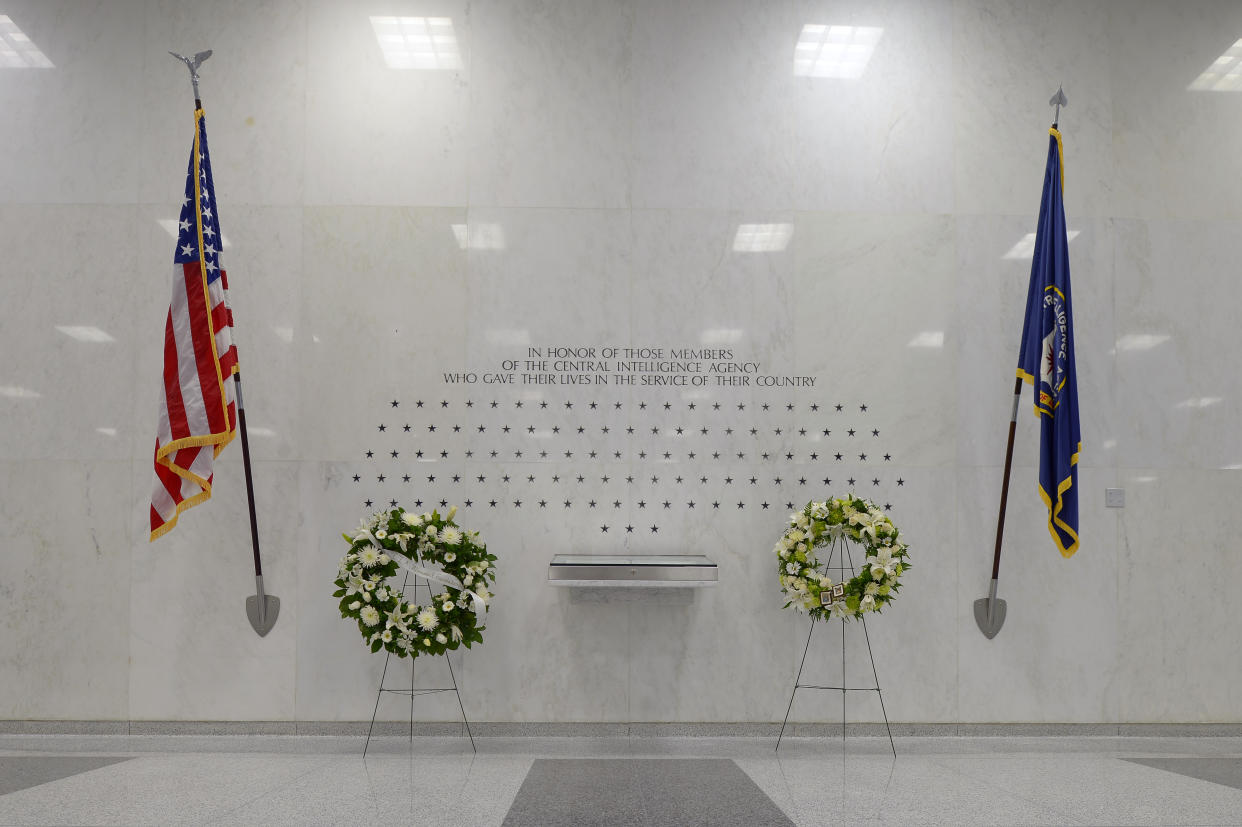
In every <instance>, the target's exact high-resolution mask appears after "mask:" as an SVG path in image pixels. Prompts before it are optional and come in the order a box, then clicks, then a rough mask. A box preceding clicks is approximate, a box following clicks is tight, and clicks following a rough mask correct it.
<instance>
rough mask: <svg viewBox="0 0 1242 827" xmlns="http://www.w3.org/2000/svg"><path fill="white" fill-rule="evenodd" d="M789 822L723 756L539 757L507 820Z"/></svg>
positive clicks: (576, 824) (617, 826) (545, 825)
mask: <svg viewBox="0 0 1242 827" xmlns="http://www.w3.org/2000/svg"><path fill="white" fill-rule="evenodd" d="M700 824H701V825H712V827H733V825H737V827H793V822H792V821H790V820H789V819H788V818H787V817H786V816H785V814H784V813H782V812H781V811H780V809H779V808H778V807H777V806H776V805H775V804H774V803H773V802H772V799H770V798H768V796H767V795H766V794H765V793H764V792H763V790H761V789H759V787H758V785H756V784H755V782H754V781H752V780H751V778H750V776H748V775H747V774H746V773H744V772H742V769H741V767H739V766H738V765H737V764H735V763H733V761H731V760H729V759H725V758H540V759H537V760H536V761H535V762H534V763H533V764H531V768H530V772H529V773H527V775H526V779H525V780H524V781H523V782H522V787H521V789H519V790H518V793H517V797H516V798H514V800H513V806H511V807H510V808H509V813H508V814H507V815H506V816H505V821H504V827H561V825H566V827H568V825H573V827H588V826H593V827H604V825H607V827H621V826H622V825H626V826H627V827H628V825H634V827H665V825H668V827H673V825H676V827H685V825H700Z"/></svg>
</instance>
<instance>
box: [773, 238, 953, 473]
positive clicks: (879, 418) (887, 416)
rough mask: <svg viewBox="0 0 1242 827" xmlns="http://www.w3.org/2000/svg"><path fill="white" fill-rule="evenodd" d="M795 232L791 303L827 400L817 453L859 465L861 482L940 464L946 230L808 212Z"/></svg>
mask: <svg viewBox="0 0 1242 827" xmlns="http://www.w3.org/2000/svg"><path fill="white" fill-rule="evenodd" d="M796 226H797V233H798V239H799V240H798V247H797V253H796V254H797V257H798V273H797V283H796V284H797V286H796V288H795V289H794V290H793V291H791V295H790V297H789V298H788V301H789V303H790V304H791V305H792V306H793V308H795V310H794V312H795V313H796V320H797V321H796V330H797V352H798V360H799V364H800V366H801V369H802V372H805V373H809V374H812V375H816V376H818V377H819V381H820V382H822V383H823V384H824V388H823V393H824V394H826V396H824V398H822V399H821V400H820V402H821V404H822V403H832V404H831V406H827V405H826V406H825V409H826V411H828V413H827V414H826V415H825V416H824V424H825V427H826V428H827V429H828V430H829V431H831V433H830V434H827V435H823V434H821V436H823V440H824V443H823V444H824V447H825V449H828V450H830V451H831V452H832V453H833V454H834V455H835V454H836V453H838V452H840V453H843V454H844V455H845V457H844V461H845V462H846V463H847V464H848V463H852V462H854V461H855V460H857V463H858V465H859V467H860V471H861V472H862V473H863V474H865V475H867V476H870V474H869V473H868V471H871V470H879V469H883V468H884V467H885V466H887V465H891V464H893V463H897V464H905V465H927V464H932V465H934V464H939V463H944V462H946V461H947V460H949V458H951V457H952V456H953V449H954V434H953V430H952V428H953V421H954V415H955V412H956V410H957V407H958V401H957V397H956V394H955V390H954V389H955V385H956V378H955V364H954V360H953V359H952V358H951V354H952V352H953V351H952V349H953V347H954V341H955V340H956V338H957V336H958V334H959V331H958V330H957V329H955V328H956V326H955V325H953V324H952V321H953V315H954V305H953V285H954V273H953V267H954V259H953V250H954V237H953V224H952V221H951V220H950V219H949V218H947V217H945V216H867V215H857V214H814V215H804V216H801V217H800V219H799V221H798V223H797V225H796ZM817 392H818V388H817ZM817 395H818V394H817ZM838 404H840V405H842V406H843V408H842V410H840V411H838V410H836V405H838ZM864 406H866V410H863V408H864ZM851 430H853V431H855V432H856V433H855V434H853V435H850V433H849V432H850V431H851ZM876 430H878V431H879V432H880V434H879V436H878V437H877V436H875V435H874V431H876ZM863 454H866V455H867V459H865V460H863V459H859V457H860V455H863ZM885 454H891V455H892V459H890V460H885V459H884V458H883V457H884V455H885ZM837 462H841V461H837Z"/></svg>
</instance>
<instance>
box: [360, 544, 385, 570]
mask: <svg viewBox="0 0 1242 827" xmlns="http://www.w3.org/2000/svg"><path fill="white" fill-rule="evenodd" d="M379 554H380V553H379V549H377V548H376V547H375V546H366V547H364V548H362V549H361V550H359V552H358V562H360V563H362V566H363V568H368V569H369V568H371V567H372V566H374V565H375V564H376V563H378V562H379Z"/></svg>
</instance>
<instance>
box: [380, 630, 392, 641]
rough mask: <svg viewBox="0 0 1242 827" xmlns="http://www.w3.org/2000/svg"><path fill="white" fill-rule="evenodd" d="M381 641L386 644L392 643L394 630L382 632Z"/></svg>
mask: <svg viewBox="0 0 1242 827" xmlns="http://www.w3.org/2000/svg"><path fill="white" fill-rule="evenodd" d="M380 640H382V641H384V642H385V643H392V630H391V629H385V630H384V631H383V632H381V633H380Z"/></svg>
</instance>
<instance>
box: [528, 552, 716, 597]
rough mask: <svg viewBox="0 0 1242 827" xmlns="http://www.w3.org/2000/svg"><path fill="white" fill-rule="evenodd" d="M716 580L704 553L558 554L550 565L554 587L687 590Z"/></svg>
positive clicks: (711, 563) (714, 582) (551, 580)
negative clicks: (628, 587)
mask: <svg viewBox="0 0 1242 827" xmlns="http://www.w3.org/2000/svg"><path fill="white" fill-rule="evenodd" d="M717 580H718V571H717V567H716V564H715V563H714V562H712V561H711V560H709V559H707V557H706V556H705V555H702V554H651V555H622V554H558V555H556V556H555V557H553V558H552V562H551V563H549V564H548V583H550V584H551V585H553V586H587V587H595V588H613V587H618V586H620V587H625V586H630V587H643V588H661V587H664V588H668V587H672V588H682V589H684V588H698V587H702V586H714V585H716V582H717Z"/></svg>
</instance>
